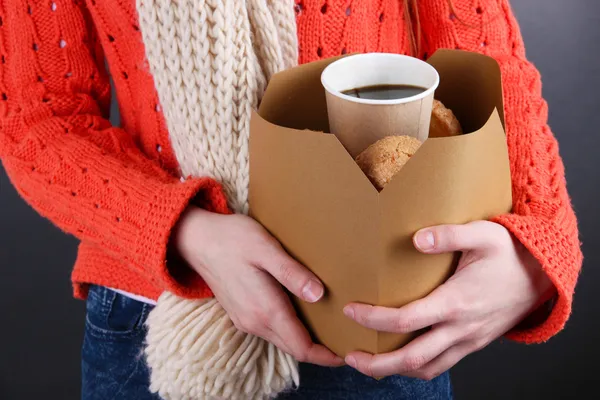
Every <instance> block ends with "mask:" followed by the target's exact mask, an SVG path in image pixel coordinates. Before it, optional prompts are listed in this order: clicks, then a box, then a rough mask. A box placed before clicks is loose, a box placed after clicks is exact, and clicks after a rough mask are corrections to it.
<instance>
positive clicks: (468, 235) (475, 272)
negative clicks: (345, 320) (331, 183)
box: [344, 221, 555, 380]
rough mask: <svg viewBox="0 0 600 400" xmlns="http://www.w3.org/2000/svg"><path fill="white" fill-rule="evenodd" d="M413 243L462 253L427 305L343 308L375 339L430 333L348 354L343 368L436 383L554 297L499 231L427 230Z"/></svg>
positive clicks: (529, 260)
mask: <svg viewBox="0 0 600 400" xmlns="http://www.w3.org/2000/svg"><path fill="white" fill-rule="evenodd" d="M413 242H414V244H415V247H416V248H417V249H418V250H419V251H421V252H423V253H427V254H437V253H446V252H454V251H461V252H462V256H461V258H460V261H459V265H458V268H457V270H456V272H455V274H454V275H453V276H452V277H451V278H450V279H449V280H448V281H447V282H446V283H444V284H443V285H441V286H440V287H438V288H437V289H436V290H434V291H433V292H432V293H431V294H429V295H428V296H427V297H425V298H423V299H421V300H417V301H414V302H412V303H410V304H408V305H406V306H404V307H402V308H385V307H376V306H370V305H366V304H358V303H352V304H348V305H347V306H346V307H345V308H344V313H345V314H346V315H347V316H348V317H350V318H352V319H354V320H355V321H356V322H358V323H359V324H361V325H364V326H366V327H367V328H372V329H375V330H378V331H386V332H395V333H408V332H415V331H418V330H420V329H423V328H427V327H431V329H430V330H429V331H427V332H426V333H424V334H423V335H421V336H418V337H417V338H416V339H414V340H413V341H412V342H410V343H409V344H407V345H406V346H404V347H403V348H401V349H399V350H397V351H394V352H391V353H385V354H378V355H371V354H368V353H363V352H353V353H350V354H348V355H347V357H346V363H347V364H348V365H350V366H352V367H354V368H356V369H358V370H359V371H360V372H362V373H364V374H366V375H369V376H373V377H384V376H389V375H394V374H400V375H405V376H411V377H415V378H421V379H426V380H430V379H433V378H435V377H436V376H438V375H440V374H442V373H443V372H445V371H447V370H448V369H450V368H451V367H452V366H454V365H455V364H456V363H457V362H458V361H460V360H461V359H462V358H463V357H465V356H466V355H468V354H470V353H473V352H475V351H477V350H480V349H482V348H484V347H485V346H487V345H488V344H489V343H490V342H492V341H493V340H495V339H496V338H498V337H499V336H501V335H503V334H504V333H506V332H507V331H508V330H510V329H511V328H513V327H514V326H515V325H516V324H518V323H519V322H520V321H521V320H523V319H524V318H525V317H526V316H527V315H528V314H529V313H530V312H531V311H533V310H534V309H535V308H536V307H539V306H540V305H541V304H542V303H543V302H544V301H547V300H549V299H550V297H551V296H552V295H553V294H554V293H555V292H554V291H555V289H554V286H553V285H552V282H551V281H550V280H549V278H548V277H547V276H546V274H545V273H544V272H543V271H542V269H541V266H540V265H539V263H538V262H537V260H536V259H535V258H534V257H533V256H532V255H531V254H530V253H529V252H528V251H527V250H526V249H525V248H524V247H523V246H522V245H521V244H520V243H518V242H517V241H516V240H515V239H514V238H513V237H512V236H511V234H510V233H509V232H508V231H507V230H506V229H505V228H504V227H503V226H501V225H499V224H496V223H492V222H485V221H477V222H473V223H469V224H466V225H444V226H437V227H432V228H427V229H423V230H421V231H419V232H417V233H416V234H415V236H414V239H413Z"/></svg>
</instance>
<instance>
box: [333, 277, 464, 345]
mask: <svg viewBox="0 0 600 400" xmlns="http://www.w3.org/2000/svg"><path fill="white" fill-rule="evenodd" d="M447 293H449V291H448V290H446V288H444V287H442V286H440V287H439V288H437V289H436V290H434V291H433V292H432V293H430V294H429V295H428V296H427V297H425V298H423V299H420V300H415V301H413V302H412V303H409V304H407V305H405V306H403V307H401V308H388V307H378V306H371V305H368V304H361V303H350V304H348V305H347V306H346V307H344V314H345V315H346V316H347V317H349V318H352V319H353V320H355V321H356V322H358V323H359V324H361V325H363V326H365V327H367V328H370V329H375V330H377V331H382V332H393V333H409V332H416V331H418V330H420V329H423V328H427V327H429V326H431V325H435V324H439V323H441V322H444V321H446V320H448V319H449V318H450V317H451V315H452V313H451V310H450V306H451V305H452V304H453V302H452V299H451V298H449V295H448V294H447Z"/></svg>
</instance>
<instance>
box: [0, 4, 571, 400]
mask: <svg viewBox="0 0 600 400" xmlns="http://www.w3.org/2000/svg"><path fill="white" fill-rule="evenodd" d="M294 12H295V15H294ZM0 38H1V39H2V40H1V41H0V43H1V48H0V52H1V56H2V63H1V64H0V71H1V75H0V85H1V86H0V91H1V92H2V95H1V96H2V98H1V101H0V115H1V119H0V123H1V125H0V156H1V157H2V162H3V165H4V167H5V169H6V171H7V173H8V175H9V176H10V178H11V180H12V182H13V184H14V185H15V187H16V188H17V190H18V191H19V193H20V194H21V195H22V196H23V197H24V198H25V199H26V200H27V201H28V202H29V203H30V204H31V205H32V206H33V207H34V208H35V209H36V210H37V211H38V212H39V213H40V214H42V215H43V216H45V217H47V218H49V219H50V220H51V221H53V222H54V223H55V224H56V225H58V226H59V227H60V228H62V229H63V230H65V231H66V232H69V233H71V234H73V235H75V236H77V237H78V238H79V239H80V240H81V245H80V247H79V253H78V258H77V262H76V265H75V267H74V270H73V275H72V280H73V287H74V294H75V296H76V297H77V298H81V299H86V298H87V307H88V317H87V321H86V334H85V339H84V346H83V354H82V374H83V388H82V397H83V398H85V399H96V398H97V399H106V398H124V399H151V398H158V397H157V395H156V394H151V393H150V391H149V389H148V386H149V382H148V381H149V372H148V368H147V367H146V364H145V363H144V360H143V359H142V358H141V357H139V353H140V351H141V348H142V344H143V341H144V328H143V324H144V321H145V320H146V318H147V316H148V313H149V312H150V310H151V309H152V307H153V304H154V302H155V301H156V299H157V298H158V297H159V296H160V295H161V293H163V292H165V291H168V292H171V293H174V294H175V295H177V296H180V297H185V298H203V297H210V296H212V294H213V293H214V295H215V297H216V299H217V300H218V302H219V303H220V304H221V305H222V307H223V308H224V309H225V310H226V311H227V313H228V315H229V317H230V318H231V319H232V320H233V322H234V323H235V324H236V326H237V327H238V328H239V329H241V330H243V331H246V332H249V333H252V334H255V335H257V336H260V337H263V338H264V339H266V340H267V341H269V342H271V343H274V344H275V345H276V346H278V347H279V348H281V349H282V350H283V351H285V352H287V353H289V354H291V355H293V356H294V357H295V358H296V359H298V360H300V361H303V362H305V363H304V364H302V365H301V370H300V372H301V380H302V383H301V386H300V389H299V390H297V391H293V392H289V393H286V394H283V395H281V396H280V397H281V398H289V399H295V398H306V399H320V398H328V399H329V398H340V399H351V398H360V399H369V398H373V399H375V398H376V399H385V398H394V399H423V398H451V397H452V393H451V386H450V382H449V377H448V373H447V372H446V371H447V370H448V369H449V368H451V367H452V366H453V365H455V364H456V363H457V362H458V361H459V360H460V359H462V358H463V357H465V356H466V355H468V354H469V353H471V352H474V351H476V350H479V349H481V348H483V347H485V346H486V345H487V344H489V343H490V342H491V341H493V340H494V339H496V338H497V337H499V336H501V335H504V334H505V333H506V334H507V336H508V337H510V338H512V339H515V340H518V341H521V342H525V343H534V342H543V341H545V340H547V339H549V338H550V337H551V336H553V335H554V334H556V333H557V332H558V331H560V330H561V329H562V327H563V326H564V324H565V322H566V320H567V319H568V316H569V314H570V310H571V301H572V295H573V290H574V286H575V283H576V279H577V275H578V271H579V269H580V266H581V262H582V256H581V252H580V246H579V241H578V232H577V223H576V218H575V215H574V213H573V210H572V208H571V205H570V201H569V197H568V194H567V191H566V183H565V179H564V171H563V164H562V161H561V159H560V156H559V154H558V147H557V144H556V141H555V139H554V137H553V136H552V133H551V132H550V129H549V128H548V126H547V108H546V104H545V102H544V101H543V99H542V98H541V84H540V78H539V74H538V72H537V71H536V70H535V68H534V67H533V66H532V65H531V64H530V63H528V62H527V60H526V59H525V51H524V48H523V41H522V38H521V36H520V33H519V29H518V25H517V22H516V20H515V18H514V15H513V14H512V11H511V9H510V6H509V4H508V1H507V0H480V1H474V0H454V1H452V2H449V1H447V0H420V1H415V0H406V1H404V0H377V1H376V0H364V1H359V0H328V1H325V0H303V1H296V4H295V6H294V4H292V3H291V2H289V1H283V0H246V1H239V0H206V1H203V0H181V1H178V2H163V1H160V0H137V2H136V1H134V0H103V1H94V0H88V1H83V0H80V1H75V0H54V1H30V2H23V1H20V0H1V1H0ZM438 48H459V49H464V50H468V51H476V52H482V53H484V54H487V55H490V56H492V57H494V58H495V59H496V60H498V62H499V64H500V67H501V70H502V74H503V82H504V102H505V115H506V128H507V140H508V145H509V150H510V161H511V169H512V178H513V199H514V208H513V213H512V214H509V215H504V216H500V217H498V218H497V219H496V220H495V221H493V222H491V221H479V222H475V223H471V224H467V225H461V226H442V227H432V228H428V229H425V230H422V231H420V232H418V233H417V234H416V235H415V246H416V247H417V249H419V250H420V251H423V252H426V253H438V252H447V251H457V250H458V251H462V252H463V256H462V258H461V261H460V266H459V268H458V270H457V272H456V274H455V275H454V276H453V277H452V278H451V279H450V280H449V281H448V282H447V283H446V284H444V285H442V286H441V287H440V288H439V289H438V290H436V291H435V292H433V293H432V294H431V295H430V296H428V297H426V298H425V299H422V300H419V301H416V302H414V303H412V304H409V305H407V306H405V307H403V308H401V309H387V308H381V307H371V306H369V305H359V304H350V305H348V306H347V307H346V309H345V310H344V311H345V313H346V315H348V317H349V318H353V319H355V320H356V321H357V322H358V323H361V324H363V325H365V326H367V327H370V328H375V329H379V330H384V331H392V332H410V331H415V330H418V329H421V328H424V327H428V326H433V329H431V330H430V331H429V332H428V333H427V334H425V335H423V336H421V337H419V338H418V339H416V340H415V341H413V342H412V343H410V344H409V345H407V346H406V347H404V348H403V349H401V350H398V351H396V352H392V353H389V354H382V355H377V356H372V355H369V354H364V353H359V352H357V353H353V354H350V355H348V356H347V357H346V359H345V360H340V359H339V358H337V357H336V356H334V355H333V354H332V353H331V352H330V351H329V350H327V349H326V348H324V347H322V346H319V345H316V344H314V343H313V342H312V341H311V340H310V337H309V335H308V334H307V332H306V330H305V329H304V328H303V327H302V325H301V324H300V322H299V321H298V319H297V318H296V316H295V314H294V312H293V309H292V307H291V306H290V303H289V301H288V300H287V298H286V296H285V294H284V292H283V290H282V288H281V285H280V283H281V284H282V285H283V286H285V287H286V288H288V289H289V290H290V291H291V292H292V293H293V294H295V295H296V296H299V297H301V298H302V299H304V300H306V301H309V302H315V301H318V300H319V299H320V297H321V296H322V295H323V291H324V289H323V285H322V284H321V283H320V282H319V280H318V279H317V278H316V277H315V276H314V275H312V274H311V273H310V272H309V271H307V270H306V269H305V268H304V267H303V266H301V265H299V264H297V263H296V262H295V261H294V260H292V259H291V258H290V257H289V256H288V255H287V254H286V253H285V252H284V251H283V250H282V249H281V247H280V245H279V244H278V243H277V242H276V241H275V240H274V239H273V238H272V237H270V236H269V235H268V234H267V233H266V232H265V231H264V229H263V228H262V227H261V226H259V225H258V224H257V223H255V222H254V221H253V220H252V219H250V218H248V217H246V216H244V213H245V212H246V211H247V208H248V207H247V185H248V157H247V139H248V129H249V128H248V121H249V117H250V112H251V110H252V108H254V107H256V106H257V104H258V102H259V100H260V96H261V94H262V91H263V90H264V87H265V84H266V82H267V81H268V79H269V77H270V76H271V75H272V74H273V73H275V72H277V71H279V70H281V69H284V68H287V67H290V66H292V65H294V64H295V63H296V62H300V63H305V62H310V61H313V60H317V59H320V58H326V57H330V56H335V55H339V54H343V53H347V52H370V51H381V52H395V53H404V54H414V55H416V56H419V57H422V58H426V57H427V56H428V55H430V54H432V53H433V52H435V50H436V49H438ZM298 51H299V53H298ZM104 60H106V61H107V64H108V67H109V69H110V71H111V75H112V77H113V79H114V82H115V86H116V91H117V96H118V99H119V104H120V107H121V118H122V128H118V127H114V126H111V125H110V123H109V121H108V119H107V116H108V115H107V114H108V105H109V101H110V89H109V81H108V75H107V72H106V70H105V67H104V65H105V64H104ZM221 185H222V186H221ZM230 210H231V211H235V212H236V214H235V215H230V214H229V211H230ZM167 259H168V262H167ZM278 282H279V283H278ZM507 332H508V333H507ZM344 362H345V364H347V365H346V366H344V367H341V368H329V367H334V366H339V365H341V364H343V363H344ZM368 376H374V377H385V378H383V379H381V380H379V381H376V380H373V379H371V378H369V377H368ZM414 378H420V379H414Z"/></svg>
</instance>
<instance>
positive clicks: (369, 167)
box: [356, 136, 421, 190]
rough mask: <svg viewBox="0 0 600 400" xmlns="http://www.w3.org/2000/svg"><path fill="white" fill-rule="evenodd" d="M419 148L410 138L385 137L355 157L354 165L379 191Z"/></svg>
mask: <svg viewBox="0 0 600 400" xmlns="http://www.w3.org/2000/svg"><path fill="white" fill-rule="evenodd" d="M420 146H421V141H419V140H418V139H416V138H414V137H412V136H386V137H384V138H383V139H380V140H378V141H377V142H375V143H373V144H372V145H370V146H369V147H367V148H366V149H365V150H363V152H362V153H360V154H359V155H358V156H357V157H356V163H357V164H358V166H359V167H360V168H361V169H362V170H363V172H364V173H365V175H366V176H367V177H368V178H369V180H370V181H371V182H372V183H373V185H374V186H375V187H376V188H377V189H378V190H381V189H383V188H384V187H385V185H386V184H387V183H389V181H390V180H391V179H392V177H393V176H394V175H396V173H397V172H398V171H400V169H401V168H402V167H403V166H404V164H406V162H407V161H408V160H409V159H410V158H411V157H412V156H413V154H415V153H416V151H417V150H418V149H419V147H420Z"/></svg>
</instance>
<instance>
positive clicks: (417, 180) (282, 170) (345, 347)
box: [250, 50, 512, 356]
mask: <svg viewBox="0 0 600 400" xmlns="http://www.w3.org/2000/svg"><path fill="white" fill-rule="evenodd" d="M334 60H335V59H329V60H324V61H319V62H315V63H310V64H306V65H303V66H299V67H296V68H293V69H290V70H287V71H284V72H282V73H279V74H277V75H275V76H274V77H273V79H272V80H271V82H270V83H269V86H268V88H267V91H266V93H265V96H264V98H263V100H262V104H261V106H260V109H259V111H258V113H255V114H254V115H253V117H252V124H251V131H250V209H251V215H252V216H253V217H254V218H256V219H257V220H258V221H259V222H260V223H261V224H263V225H264V226H265V227H266V228H267V229H268V230H269V232H271V233H272V234H273V235H274V236H275V237H276V238H277V239H278V240H279V241H280V242H281V243H282V245H283V246H284V247H285V249H286V250H287V251H288V252H289V253H290V254H291V255H292V256H293V257H294V258H296V259H297V260H298V261H299V262H301V263H302V264H304V265H305V266H306V267H308V268H309V269H310V270H312V271H313V272H314V273H315V274H316V275H317V276H318V277H319V278H320V279H322V281H323V282H324V284H325V286H326V295H325V297H324V299H322V300H321V301H319V302H318V303H316V304H308V303H305V302H302V301H300V300H297V299H296V300H294V301H295V302H296V305H297V308H298V311H299V313H300V316H301V317H302V319H303V320H304V322H305V323H306V325H307V327H308V328H309V330H310V331H311V332H312V334H313V335H314V337H315V339H316V340H318V341H319V342H321V343H323V344H324V345H326V346H327V347H329V348H330V349H331V350H332V351H334V352H335V353H337V354H339V355H342V356H343V355H345V354H346V353H348V352H349V351H352V350H363V351H367V352H370V353H382V352H388V351H392V350H395V349H397V348H399V347H401V346H403V345H404V344H406V343H407V342H409V341H410V340H411V339H413V338H414V336H415V334H408V335H398V334H390V333H382V332H376V331H374V330H370V329H366V328H364V327H361V326H360V325H358V324H357V323H356V322H354V321H352V320H350V319H348V318H347V317H346V316H344V314H343V313H342V309H343V307H344V305H346V304H347V303H349V302H363V303H368V304H376V305H382V306H390V307H400V306H402V305H405V304H407V303H409V302H411V301H413V300H416V299H419V298H422V297H424V296H426V295H427V294H428V293H430V292H431V291H432V290H434V289H435V288H436V287H437V286H439V285H440V284H442V283H443V282H444V281H445V280H446V279H447V278H448V277H449V276H450V275H451V274H452V272H453V271H454V268H455V266H456V260H457V257H456V255H455V254H443V255H424V254H420V253H419V252H417V251H416V250H415V249H414V247H413V245H412V236H413V234H414V233H415V232H416V231H417V230H419V229H421V228H424V227H428V226H432V225H437V224H446V223H466V222H468V221H473V220H479V219H489V218H490V217H493V216H495V215H499V214H502V213H506V212H508V211H510V209H511V204H512V199H511V181H510V169H509V161H508V151H507V146H506V139H505V133H504V118H503V106H502V89H501V81H500V70H499V67H498V65H497V63H496V62H495V61H494V60H493V59H491V58H489V57H486V56H483V55H478V54H475V53H469V52H463V51H457V50H440V51H438V52H436V54H434V55H433V56H432V57H431V58H430V59H429V61H428V62H429V63H430V64H431V65H433V66H434V67H435V68H436V69H437V71H438V73H439V74H440V86H439V87H438V89H437V90H436V93H435V97H436V98H437V99H439V100H441V101H442V102H443V103H444V104H445V105H446V106H447V107H449V108H450V109H452V110H453V111H454V113H455V114H456V116H457V117H458V119H459V120H460V122H461V124H462V126H463V129H464V131H465V133H466V134H465V135H461V136H455V137H446V138H429V139H427V140H426V141H425V142H424V144H423V145H422V146H421V148H420V149H419V150H418V152H417V153H416V154H415V155H414V156H413V157H412V158H411V159H410V161H409V162H408V163H407V164H406V165H405V166H404V167H403V168H402V170H400V172H399V173H398V174H397V175H396V176H395V177H394V178H393V179H392V181H391V182H390V183H389V184H388V185H387V186H386V187H385V188H384V189H383V190H382V191H381V192H378V191H377V189H375V187H373V185H372V184H371V182H370V181H369V180H368V179H367V177H366V176H365V175H364V174H363V172H362V171H361V169H360V168H359V167H358V166H357V165H356V163H355V162H354V160H353V159H352V157H351V156H350V155H349V154H348V152H347V151H346V149H345V148H344V147H343V146H342V145H341V144H340V142H339V141H338V139H337V138H336V137H335V136H334V135H332V134H329V133H327V132H328V128H329V127H328V121H327V106H326V102H325V91H324V89H323V87H322V86H321V83H320V75H321V72H322V71H323V69H324V68H325V67H326V66H327V65H328V64H329V63H331V62H332V61H334Z"/></svg>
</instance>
